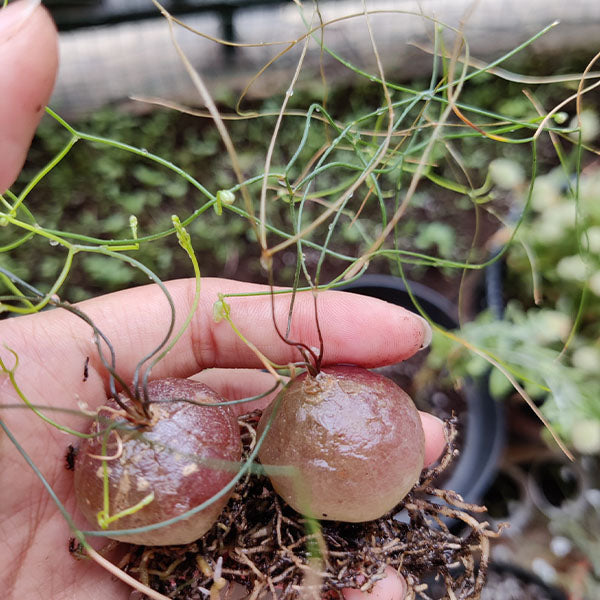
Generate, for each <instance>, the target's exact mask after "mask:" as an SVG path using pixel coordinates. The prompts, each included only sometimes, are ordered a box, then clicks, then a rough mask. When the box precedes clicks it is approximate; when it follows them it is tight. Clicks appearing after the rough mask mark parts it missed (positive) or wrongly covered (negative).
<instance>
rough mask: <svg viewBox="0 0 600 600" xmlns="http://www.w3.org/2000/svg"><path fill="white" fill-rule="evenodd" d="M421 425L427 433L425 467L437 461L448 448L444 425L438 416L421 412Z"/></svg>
mask: <svg viewBox="0 0 600 600" xmlns="http://www.w3.org/2000/svg"><path fill="white" fill-rule="evenodd" d="M420 415H421V424H422V425H423V432H424V433H425V466H426V467H428V466H429V465H431V464H433V463H434V462H435V461H437V460H438V459H439V458H440V456H441V455H442V453H443V452H444V449H445V448H446V435H445V433H444V423H443V421H442V420H441V419H438V418H437V417H436V416H434V415H432V414H430V413H426V412H420Z"/></svg>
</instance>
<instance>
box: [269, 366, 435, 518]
mask: <svg viewBox="0 0 600 600" xmlns="http://www.w3.org/2000/svg"><path fill="white" fill-rule="evenodd" d="M274 406H275V403H273V404H272V405H271V406H270V407H269V408H267V409H266V410H265V411H264V413H263V415H262V417H261V420H260V423H259V427H258V434H259V435H260V434H261V433H262V432H263V431H264V428H265V426H266V423H267V422H268V421H269V419H270V417H271V414H272V413H273V410H274ZM424 445H425V437H424V433H423V427H422V425H421V419H420V417H419V413H418V411H417V409H416V407H415V405H414V403H413V401H412V400H411V398H410V397H409V396H408V394H406V392H404V390H402V389H401V388H400V387H399V386H397V385H396V384H395V383H394V382H393V381H391V380H390V379H388V378H387V377H384V376H382V375H379V374H377V373H373V372H371V371H368V370H366V369H363V368H361V367H351V366H335V367H329V368H324V369H323V370H322V371H321V372H320V373H319V375H317V376H316V377H311V376H310V375H308V374H306V373H305V374H303V375H300V376H299V377H298V378H297V379H295V380H293V381H292V382H291V383H290V384H289V386H288V388H287V389H286V390H285V392H284V396H283V398H282V401H281V404H280V406H279V409H278V410H277V412H276V414H275V417H274V419H273V422H272V424H271V428H270V430H269V432H268V433H267V436H266V438H265V440H264V442H263V445H262V447H261V448H260V450H259V458H260V461H261V463H262V464H263V465H264V466H265V467H266V469H267V474H268V475H269V477H270V479H271V482H272V484H273V487H274V489H275V491H276V492H277V493H278V494H279V495H280V496H281V497H282V498H283V499H284V500H285V501H286V502H287V503H288V504H289V505H290V506H292V508H294V509H295V510H297V511H298V512H300V513H303V514H307V515H309V516H313V517H315V518H317V519H326V520H336V521H347V522H363V521H371V520H374V519H377V518H379V517H381V516H383V515H384V514H386V513H388V512H389V511H391V510H392V509H393V508H394V507H395V506H396V505H397V504H398V503H399V502H400V501H401V500H402V499H403V498H404V496H406V494H407V493H408V492H409V491H410V490H411V488H412V487H413V486H414V485H415V483H417V481H418V479H419V476H420V473H421V470H422V469H423V461H424ZM269 465H276V466H280V467H282V466H290V467H293V468H294V469H295V471H296V473H297V476H296V477H290V476H288V475H282V474H277V473H275V472H273V473H270V474H269Z"/></svg>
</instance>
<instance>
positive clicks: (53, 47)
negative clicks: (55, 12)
mask: <svg viewBox="0 0 600 600" xmlns="http://www.w3.org/2000/svg"><path fill="white" fill-rule="evenodd" d="M0 34H1V35H0V40H2V41H1V42H0V89H2V90H3V93H2V94H0V193H2V192H3V191H4V190H6V189H7V188H8V187H10V186H11V185H12V183H13V182H14V180H15V179H16V178H17V175H18V174H19V171H20V170H21V168H22V166H23V163H24V162H25V157H26V155H27V150H28V149H29V144H30V143H31V139H32V138H33V134H34V132H35V129H36V127H37V126H38V124H39V122H40V119H41V118H42V116H43V114H44V107H45V105H46V104H47V102H48V99H49V98H50V94H51V93H52V89H53V87H54V81H55V79H56V72H57V70H58V33H57V31H56V27H55V25H54V22H53V20H52V17H51V16H50V14H49V13H48V11H47V10H46V9H45V8H44V7H43V6H41V5H39V2H31V1H28V0H19V1H18V2H13V3H11V4H9V5H8V6H7V7H6V8H3V9H2V10H0Z"/></svg>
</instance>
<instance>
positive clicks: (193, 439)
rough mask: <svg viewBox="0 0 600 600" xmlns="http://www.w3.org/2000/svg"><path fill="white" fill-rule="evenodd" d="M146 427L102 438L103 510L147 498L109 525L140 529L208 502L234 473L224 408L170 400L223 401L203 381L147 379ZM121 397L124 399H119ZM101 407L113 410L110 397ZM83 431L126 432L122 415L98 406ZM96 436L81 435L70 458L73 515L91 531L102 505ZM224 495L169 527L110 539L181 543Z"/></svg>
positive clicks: (231, 417) (232, 429)
mask: <svg viewBox="0 0 600 600" xmlns="http://www.w3.org/2000/svg"><path fill="white" fill-rule="evenodd" d="M148 396H149V399H150V401H151V402H152V404H151V405H150V407H151V412H152V414H153V417H154V420H155V421H156V422H155V424H154V425H153V426H152V427H147V428H144V429H140V430H138V431H124V430H123V429H117V432H118V435H119V436H120V438H121V441H122V451H120V450H119V444H118V442H117V439H116V436H115V435H114V434H111V435H110V436H109V437H108V438H107V444H106V450H105V452H104V456H113V455H118V456H117V457H116V458H114V459H112V460H108V461H106V465H107V467H108V473H109V475H108V481H109V501H110V511H109V515H115V514H117V513H119V512H120V511H123V510H126V509H128V508H130V507H132V506H135V505H136V504H137V503H138V502H140V501H141V500H143V499H144V498H145V497H147V496H148V495H149V494H150V493H153V494H154V499H153V500H152V502H150V503H149V504H148V505H147V506H144V507H143V508H141V509H140V510H138V511H137V512H135V513H134V514H132V515H128V516H124V517H122V518H120V519H118V520H117V521H115V522H113V523H111V524H110V525H109V528H108V529H109V530H111V529H131V528H135V527H143V526H145V525H150V524H154V523H158V522H160V521H164V520H166V519H170V518H173V517H176V516H178V515H181V514H183V513H184V512H187V511H188V510H190V509H191V508H194V507H196V506H198V505H200V504H201V503H203V502H205V501H206V500H208V499H209V498H210V497H211V496H213V495H214V494H215V493H217V492H218V491H220V490H221V489H222V488H223V487H224V486H225V485H226V484H227V483H229V482H230V481H231V479H232V478H233V477H234V475H235V473H236V471H237V469H238V468H239V465H237V464H236V463H239V461H240V459H241V439H240V430H239V425H238V422H237V418H236V416H235V414H234V412H233V411H232V410H231V409H230V408H229V407H225V406H197V405H194V404H191V403H190V402H182V401H177V399H181V398H187V399H189V400H193V401H195V402H210V403H215V402H221V401H222V400H223V399H222V398H221V397H220V396H219V395H218V394H217V393H216V392H214V391H213V390H211V389H210V388H209V387H207V386H206V385H204V384H202V383H199V382H195V381H192V380H189V379H162V380H156V381H152V382H150V383H149V384H148ZM123 401H124V402H125V399H124V398H123ZM106 406H109V407H110V408H112V409H115V410H116V409H118V408H119V407H118V406H117V404H116V403H115V402H114V401H112V400H111V401H108V402H107V403H106ZM100 417H101V420H100V422H98V421H94V423H93V424H92V426H91V428H90V432H97V431H98V427H99V426H100V427H101V428H102V429H104V428H105V427H106V425H107V424H108V423H109V422H110V421H113V422H114V421H115V420H116V421H119V422H121V424H122V425H123V426H126V427H129V429H131V427H132V425H131V423H128V422H127V421H125V420H124V419H123V417H122V416H116V415H115V414H114V413H112V412H111V411H108V410H106V409H104V410H101V411H100ZM102 440H103V436H99V437H95V438H90V439H88V440H85V441H84V442H83V443H82V444H81V447H80V448H79V451H78V454H77V458H76V461H75V493H76V497H77V503H78V505H79V508H80V510H81V512H82V513H83V514H84V515H85V517H86V518H87V519H88V521H89V522H90V523H91V524H92V525H94V527H95V528H98V520H97V515H98V512H99V511H101V510H102V509H103V468H102V463H103V460H101V459H99V458H95V457H94V456H93V455H97V456H101V455H103V451H102ZM229 496H230V494H225V495H224V497H222V498H220V499H219V500H217V501H216V502H214V503H213V504H211V505H210V506H208V507H207V508H205V509H204V510H202V511H200V512H199V513H196V514H195V515H192V516H191V517H189V518H187V519H182V520H180V521H178V522H177V523H175V524H172V525H168V526H165V527H161V528H158V529H154V530H152V531H148V532H144V533H137V534H130V535H115V536H110V537H113V538H114V539H117V540H121V541H125V542H130V543H132V544H143V545H149V546H155V545H176V544H189V543H191V542H193V541H195V540H196V539H198V538H199V537H200V536H202V535H203V534H204V533H205V532H206V531H208V530H209V529H210V528H211V527H212V525H213V523H214V522H215V520H216V519H217V518H218V516H219V514H220V513H221V511H222V510H223V507H224V506H225V504H226V503H227V500H228V498H229Z"/></svg>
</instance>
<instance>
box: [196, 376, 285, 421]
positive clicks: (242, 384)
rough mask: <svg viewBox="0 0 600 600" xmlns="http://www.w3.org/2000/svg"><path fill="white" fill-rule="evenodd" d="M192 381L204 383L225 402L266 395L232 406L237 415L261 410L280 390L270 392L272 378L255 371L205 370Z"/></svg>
mask: <svg viewBox="0 0 600 600" xmlns="http://www.w3.org/2000/svg"><path fill="white" fill-rule="evenodd" d="M192 379H194V380H196V381H200V382H202V383H204V384H205V385H207V386H208V387H210V388H212V389H213V390H215V391H216V392H218V393H219V394H221V396H223V398H226V399H227V400H242V399H244V398H251V397H253V396H259V395H262V394H266V395H265V396H263V397H262V398H260V399H257V400H252V401H250V402H243V403H240V404H232V405H231V406H232V408H233V409H234V410H235V412H236V414H237V415H245V414H247V413H249V412H252V411H253V410H257V409H260V410H262V409H263V408H265V406H268V405H269V404H271V402H273V400H275V397H276V396H277V392H278V391H279V389H281V388H279V389H278V390H274V391H272V392H270V390H271V389H272V388H273V385H274V383H275V381H274V380H273V376H272V375H271V374H270V373H266V372H264V371H258V370H256V369H205V370H204V371H202V372H201V373H198V374H196V375H193V376H192ZM267 392H270V393H267Z"/></svg>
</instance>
